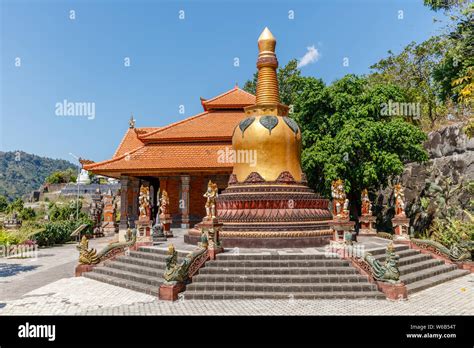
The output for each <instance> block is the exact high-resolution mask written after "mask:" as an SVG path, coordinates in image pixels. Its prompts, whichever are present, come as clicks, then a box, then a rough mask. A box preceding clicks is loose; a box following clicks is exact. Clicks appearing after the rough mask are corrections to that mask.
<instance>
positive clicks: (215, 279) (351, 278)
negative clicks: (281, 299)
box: [193, 274, 367, 284]
mask: <svg viewBox="0 0 474 348" xmlns="http://www.w3.org/2000/svg"><path fill="white" fill-rule="evenodd" d="M246 282H248V283H277V284H286V283H289V284H291V283H305V284H307V283H316V284H317V283H359V282H365V283H366V282H367V277H365V276H363V275H359V274H343V275H307V274H305V275H287V274H284V275H275V274H266V275H254V274H252V275H238V274H230V275H229V274H199V275H198V276H196V277H194V278H193V283H194V284H197V283H246Z"/></svg>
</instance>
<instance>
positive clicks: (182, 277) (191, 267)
mask: <svg viewBox="0 0 474 348" xmlns="http://www.w3.org/2000/svg"><path fill="white" fill-rule="evenodd" d="M208 258H209V256H208V253H207V249H206V248H203V247H199V248H197V249H195V250H193V251H192V252H190V253H189V254H188V255H186V257H185V258H184V259H183V261H182V262H181V263H180V264H178V252H177V251H176V250H175V248H174V245H173V244H170V245H169V247H168V256H167V257H166V259H165V263H166V270H165V273H164V275H163V279H164V280H165V283H166V284H176V283H181V282H186V281H188V280H189V278H190V277H192V275H193V274H195V273H196V272H197V271H198V270H199V268H200V267H201V266H202V265H203V264H204V262H205V261H206V260H207V259H208Z"/></svg>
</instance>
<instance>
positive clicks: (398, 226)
mask: <svg viewBox="0 0 474 348" xmlns="http://www.w3.org/2000/svg"><path fill="white" fill-rule="evenodd" d="M392 225H393V230H394V231H395V234H394V236H393V240H394V241H401V242H407V241H410V236H409V235H408V228H409V227H410V219H409V218H407V217H406V216H405V214H403V215H395V217H394V218H393V219H392Z"/></svg>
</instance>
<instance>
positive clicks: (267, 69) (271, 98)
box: [257, 27, 280, 105]
mask: <svg viewBox="0 0 474 348" xmlns="http://www.w3.org/2000/svg"><path fill="white" fill-rule="evenodd" d="M275 47H276V39H275V37H274V36H273V34H272V33H271V31H270V30H269V29H268V28H267V27H265V29H264V30H263V32H262V33H261V34H260V37H259V38H258V51H259V53H258V59H257V68H258V82H257V105H262V104H278V103H279V102H280V96H279V92H278V80H277V73H276V69H277V68H278V60H277V57H276V54H275Z"/></svg>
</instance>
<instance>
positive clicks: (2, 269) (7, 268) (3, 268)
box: [0, 263, 39, 277]
mask: <svg viewBox="0 0 474 348" xmlns="http://www.w3.org/2000/svg"><path fill="white" fill-rule="evenodd" d="M38 267H39V266H31V265H30V266H25V265H19V264H8V263H0V277H11V276H14V275H16V274H18V273H20V272H28V271H32V270H34V269H36V268H38Z"/></svg>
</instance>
